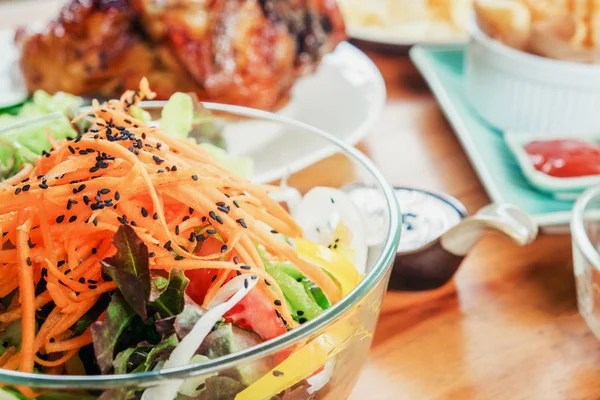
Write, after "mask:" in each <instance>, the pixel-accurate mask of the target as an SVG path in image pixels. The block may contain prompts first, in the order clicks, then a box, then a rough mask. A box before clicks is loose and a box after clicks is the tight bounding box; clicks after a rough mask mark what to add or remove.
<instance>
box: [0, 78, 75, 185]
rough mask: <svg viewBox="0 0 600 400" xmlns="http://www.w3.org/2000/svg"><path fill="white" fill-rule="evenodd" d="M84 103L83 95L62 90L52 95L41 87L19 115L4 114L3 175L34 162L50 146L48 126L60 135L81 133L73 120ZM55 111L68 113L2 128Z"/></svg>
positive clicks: (0, 153) (1, 123) (0, 122)
mask: <svg viewBox="0 0 600 400" xmlns="http://www.w3.org/2000/svg"><path fill="white" fill-rule="evenodd" d="M80 105H81V99H80V98H79V97H76V96H73V95H70V94H66V93H62V92H59V93H56V94H55V95H53V96H51V95H49V94H48V93H46V92H44V91H40V90H38V91H36V92H35V93H34V94H33V97H32V100H31V102H29V103H26V104H25V105H24V106H23V107H22V108H21V109H20V110H19V112H18V113H17V114H16V115H10V114H2V115H0V179H5V178H7V177H9V176H12V175H13V174H15V173H16V172H17V171H18V170H19V168H20V167H21V165H22V164H23V163H24V162H29V163H31V162H34V161H35V160H36V159H37V158H38V157H39V156H40V154H41V153H42V151H43V150H49V149H50V143H49V142H48V139H47V136H46V129H48V130H49V131H50V133H51V134H52V136H54V137H55V138H56V139H64V138H66V137H75V136H77V132H76V131H75V130H74V129H73V127H72V126H71V123H70V120H71V118H72V117H73V115H74V113H75V112H76V110H77V109H78V107H79V106H80ZM55 112H57V113H62V114H64V117H62V118H54V119H52V120H50V121H46V122H43V123H39V124H31V125H29V126H27V127H23V128H18V129H14V130H10V131H2V128H3V127H7V126H9V125H13V124H15V123H18V122H22V121H25V120H27V119H31V118H35V117H41V116H44V115H48V114H51V113H55Z"/></svg>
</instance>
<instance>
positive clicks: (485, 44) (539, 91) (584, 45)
mask: <svg viewBox="0 0 600 400" xmlns="http://www.w3.org/2000/svg"><path fill="white" fill-rule="evenodd" d="M567 3H568V4H567ZM583 3H586V5H588V6H590V7H585V8H583ZM592 3H593V4H596V3H598V7H597V11H596V9H595V7H591V5H592ZM475 11H476V12H475V18H474V19H473V21H472V23H471V27H470V35H471V40H470V42H469V45H468V47H467V54H466V60H465V63H466V92H467V97H468V98H469V100H470V102H471V104H472V105H473V107H474V108H475V110H476V111H477V112H478V114H479V115H480V116H481V117H482V118H483V119H484V120H486V121H487V122H488V123H490V124H491V125H492V126H494V127H496V128H498V129H501V130H512V131H530V132H531V131H533V132H544V133H552V134H559V133H562V132H568V131H570V132H581V133H591V132H598V131H600V1H599V0H594V1H593V2H587V1H578V0H572V1H570V2H566V1H560V0H476V1H475Z"/></svg>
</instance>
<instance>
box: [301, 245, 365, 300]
mask: <svg viewBox="0 0 600 400" xmlns="http://www.w3.org/2000/svg"><path fill="white" fill-rule="evenodd" d="M296 252H297V253H298V255H299V256H300V257H302V258H303V259H305V260H306V261H309V262H311V263H313V264H315V265H318V266H319V267H321V268H323V269H324V270H325V271H327V272H329V273H330V274H331V275H333V277H334V278H335V279H337V281H338V282H339V283H340V284H341V286H342V294H343V295H344V296H345V295H347V294H348V293H350V292H351V291H352V289H354V288H355V287H356V285H358V282H360V279H361V277H360V274H359V273H358V271H357V270H356V268H354V264H352V262H351V261H350V260H348V259H347V258H346V257H344V256H343V255H340V254H337V253H336V252H334V251H332V250H330V249H328V248H327V247H325V246H321V245H319V244H317V243H314V242H311V241H310V240H306V239H304V238H297V239H296Z"/></svg>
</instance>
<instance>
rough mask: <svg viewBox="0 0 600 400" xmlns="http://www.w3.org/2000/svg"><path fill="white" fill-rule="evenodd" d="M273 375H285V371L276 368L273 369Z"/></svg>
mask: <svg viewBox="0 0 600 400" xmlns="http://www.w3.org/2000/svg"><path fill="white" fill-rule="evenodd" d="M273 376H276V377H279V376H283V372H281V371H277V370H274V371H273Z"/></svg>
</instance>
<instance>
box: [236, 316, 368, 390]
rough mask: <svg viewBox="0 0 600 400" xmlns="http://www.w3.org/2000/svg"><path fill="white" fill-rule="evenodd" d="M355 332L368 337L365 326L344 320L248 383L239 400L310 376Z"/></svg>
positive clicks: (346, 344) (340, 348) (285, 386)
mask: <svg viewBox="0 0 600 400" xmlns="http://www.w3.org/2000/svg"><path fill="white" fill-rule="evenodd" d="M355 332H358V334H359V335H361V336H363V337H364V332H365V329H364V328H359V329H356V328H353V327H352V325H351V323H350V321H348V320H347V319H345V320H342V321H340V322H338V323H336V324H335V325H333V326H332V327H330V328H328V329H327V331H326V332H324V333H323V334H321V335H319V336H318V337H317V338H315V339H313V340H312V341H311V342H310V343H308V344H307V345H305V346H304V347H302V348H301V349H299V350H297V351H296V352H294V353H293V354H292V355H290V356H289V357H288V358H287V359H286V360H285V361H283V362H282V363H281V364H279V365H278V366H277V367H275V368H274V369H273V370H271V371H270V372H269V373H267V374H266V375H265V376H263V377H262V378H260V379H259V380H257V381H256V382H254V383H253V384H252V385H250V386H248V387H247V388H246V389H244V390H243V391H241V392H240V393H238V394H237V396H236V397H235V400H268V399H270V398H272V397H273V396H275V395H276V394H277V393H280V392H282V391H283V390H285V389H287V388H289V387H291V386H293V385H295V384H296V383H298V382H300V381H302V380H303V379H306V378H308V377H309V376H310V375H311V374H313V373H314V372H315V371H317V370H318V369H319V368H321V366H323V365H325V363H326V362H327V361H329V360H330V359H332V358H333V357H335V356H336V355H337V354H338V353H340V352H341V351H342V350H343V349H345V348H346V347H347V346H348V344H349V342H350V339H351V338H353V337H354V336H356V335H355Z"/></svg>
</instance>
